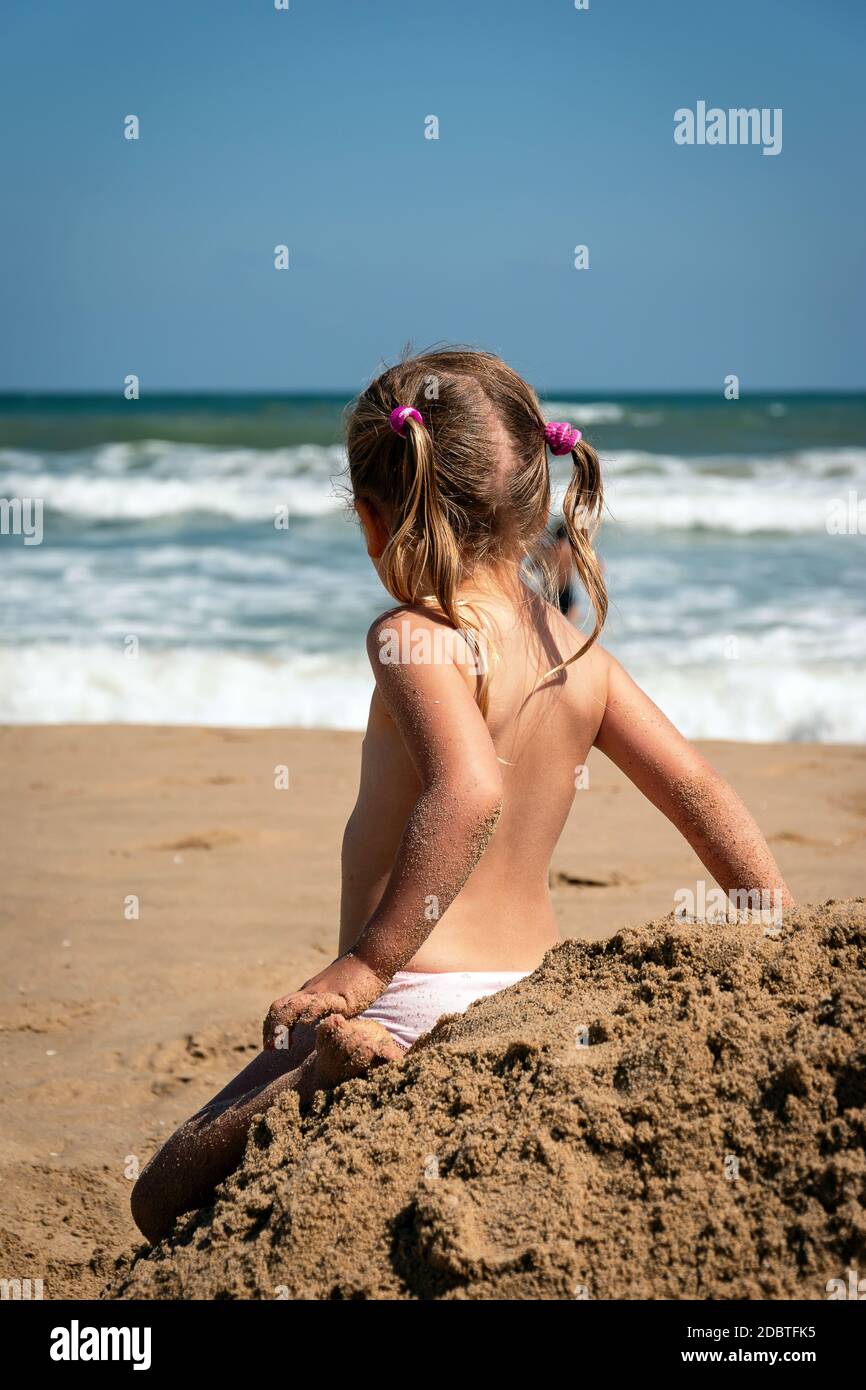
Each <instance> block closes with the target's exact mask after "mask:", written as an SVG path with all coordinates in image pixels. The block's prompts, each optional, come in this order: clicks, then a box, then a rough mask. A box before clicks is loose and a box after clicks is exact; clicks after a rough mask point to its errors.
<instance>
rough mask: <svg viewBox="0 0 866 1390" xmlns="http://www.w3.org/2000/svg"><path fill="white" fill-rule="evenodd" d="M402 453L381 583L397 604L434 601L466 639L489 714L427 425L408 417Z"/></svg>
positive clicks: (478, 641) (476, 637) (485, 678)
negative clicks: (460, 592)
mask: <svg viewBox="0 0 866 1390" xmlns="http://www.w3.org/2000/svg"><path fill="white" fill-rule="evenodd" d="M403 439H404V443H403V445H402V448H401V450H400V453H401V459H400V467H401V468H402V470H403V476H402V479H401V482H402V487H401V489H400V495H401V497H402V499H403V501H402V505H401V507H400V511H399V515H398V516H397V517H396V518H395V523H396V524H395V526H394V530H393V532H392V535H391V539H390V540H389V542H388V545H387V547H386V549H385V551H384V553H383V555H382V564H383V580H384V583H385V587H386V588H387V590H388V592H389V593H390V594H393V596H394V597H395V598H396V599H397V601H398V603H418V602H419V601H423V600H425V599H427V600H429V599H434V600H435V602H436V604H437V606H438V607H439V609H440V610H441V612H442V613H444V614H445V616H446V617H447V619H448V621H449V622H450V623H451V626H452V627H453V628H455V629H456V630H457V631H458V632H460V633H461V634H462V635H463V637H464V638H465V639H466V641H467V643H468V645H469V648H470V651H471V652H472V653H473V657H474V664H475V669H476V673H477V674H478V676H479V684H478V690H477V699H478V703H479V706H480V708H481V711H482V713H486V711H487V698H488V694H487V692H488V682H489V672H488V671H487V669H486V663H485V662H484V661H483V659H482V653H483V650H484V649H483V645H482V644H483V638H482V635H481V628H480V626H478V627H476V626H475V625H474V624H472V623H471V622H469V621H467V613H466V608H465V606H464V607H462V608H461V606H459V605H458V602H457V594H458V590H459V588H460V582H461V580H462V578H463V563H462V561H461V558H460V548H459V544H458V539H457V536H456V535H455V530H454V524H453V520H452V511H453V508H449V506H448V504H447V502H446V501H445V498H444V497H443V495H442V490H441V488H440V486H439V480H438V478H437V476H436V467H435V459H434V451H433V438H432V435H431V433H430V430H429V428H428V426H427V425H426V424H424V423H422V422H421V421H418V420H415V419H414V418H413V417H411V416H410V417H408V418H407V419H406V421H405V434H404V436H403Z"/></svg>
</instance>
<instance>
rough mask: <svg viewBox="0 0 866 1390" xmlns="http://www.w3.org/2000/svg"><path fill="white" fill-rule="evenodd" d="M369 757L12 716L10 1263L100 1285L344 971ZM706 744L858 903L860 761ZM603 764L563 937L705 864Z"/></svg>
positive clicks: (589, 932) (786, 859) (852, 752)
mask: <svg viewBox="0 0 866 1390" xmlns="http://www.w3.org/2000/svg"><path fill="white" fill-rule="evenodd" d="M359 746H360V736H358V735H355V734H345V733H334V732H326V731H315V732H312V731H305V730H213V729H204V730H200V729H158V728H130V727H87V728H64V727H59V728H33V729H31V728H6V729H3V730H0V766H2V791H3V795H2V798H0V815H2V820H3V824H2V827H0V846H2V876H3V877H2V881H3V883H4V893H3V900H2V904H0V925H2V929H3V941H4V959H5V966H6V968H5V970H4V975H3V984H2V996H0V1023H2V1028H3V1030H4V1034H5V1036H4V1040H3V1071H2V1099H0V1106H2V1127H0V1128H2V1139H0V1182H2V1188H0V1190H2V1199H0V1207H2V1209H0V1253H2V1264H3V1270H4V1276H5V1277H12V1276H14V1275H17V1276H18V1277H28V1276H30V1277H43V1278H44V1279H45V1281H46V1296H48V1297H61V1296H69V1297H90V1296H94V1295H95V1294H96V1293H97V1292H98V1290H99V1288H100V1287H101V1286H102V1284H103V1282H104V1279H105V1278H106V1277H107V1276H108V1274H109V1273H110V1271H111V1268H112V1265H113V1261H114V1258H115V1257H116V1255H117V1254H118V1253H120V1252H121V1251H123V1250H126V1249H129V1248H130V1246H132V1245H133V1244H134V1243H135V1240H136V1234H135V1230H134V1227H133V1226H132V1223H131V1220H130V1218H129V1215H128V1195H129V1188H130V1182H131V1175H132V1174H133V1173H134V1171H135V1167H136V1165H137V1164H141V1163H143V1162H145V1161H146V1159H147V1158H148V1157H149V1156H150V1154H151V1153H152V1152H153V1150H154V1148H155V1147H156V1146H157V1144H158V1143H159V1142H160V1141H161V1139H162V1138H163V1137H164V1136H165V1135H166V1134H167V1133H168V1132H170V1130H171V1129H172V1128H173V1127H174V1126H175V1125H176V1124H177V1123H178V1122H179V1121H180V1120H181V1119H183V1118H185V1117H186V1115H188V1114H189V1113H190V1112H191V1111H192V1110H194V1109H195V1108H196V1107H197V1106H198V1105H199V1104H201V1103H202V1101H203V1100H205V1099H206V1098H207V1096H208V1095H209V1094H211V1093H212V1092H213V1091H214V1090H215V1089H216V1088H217V1087H218V1086H219V1085H221V1084H222V1083H223V1082H224V1081H225V1079H226V1077H227V1076H228V1075H230V1074H231V1073H233V1072H234V1071H236V1070H238V1069H239V1068H240V1066H241V1065H243V1063H244V1062H245V1061H246V1060H247V1059H248V1057H250V1056H251V1055H252V1054H253V1052H254V1051H255V1049H256V1046H257V1038H258V1035H259V1028H260V1024H261V1017H262V1015H263V1013H264V1011H265V1008H266V1007H267V1005H268V1004H269V1003H270V1001H271V999H273V998H274V997H276V996H277V995H278V994H281V993H284V992H285V991H286V990H287V989H288V988H290V987H292V986H293V985H295V984H298V983H300V982H301V981H302V980H303V979H305V978H307V977H308V976H309V975H310V974H312V973H313V972H314V971H315V970H317V969H320V968H321V967H322V965H323V964H325V963H326V962H327V961H328V960H329V959H331V957H332V954H333V949H334V941H335V937H336V923H337V913H338V901H339V881H338V872H337V869H338V859H339V847H340V838H341V835H342V829H343V825H344V823H345V819H346V817H347V815H348V813H349V811H350V809H351V806H352V803H353V800H354V795H355V791H356V786H357V776H358V762H359ZM702 748H703V751H704V752H706V753H707V755H708V756H709V757H710V759H711V761H713V762H714V763H715V764H716V765H717V766H718V767H719V768H720V770H721V771H722V772H724V773H725V774H726V775H728V776H729V777H730V778H731V780H732V781H733V782H734V785H735V786H736V787H737V788H738V790H740V791H741V792H742V794H743V795H744V796H745V799H746V800H747V802H748V803H749V805H750V807H751V809H752V810H753V811H754V812H755V814H756V816H757V818H758V821H759V823H760V824H761V826H762V828H763V829H764V831H765V833H767V835H768V837H769V839H770V842H771V845H772V847H773V850H774V852H775V853H776V855H777V857H778V859H779V861H780V863H781V866H782V868H783V871H784V872H785V874H786V875H787V877H788V880H789V882H790V884H791V887H792V888H793V891H794V893H795V894H796V896H797V897H798V898H799V899H801V900H811V901H822V900H824V899H826V898H828V897H835V898H843V897H853V896H856V895H857V894H859V893H862V891H863V874H862V863H863V848H864V841H866V789H864V784H866V778H864V773H866V750H864V749H862V748H844V747H832V746H829V747H826V746H825V747H817V746H812V745H788V746H764V745H736V744H705V745H702ZM282 765H285V766H287V767H288V769H289V780H290V786H289V790H288V791H282V790H277V789H276V787H275V785H274V780H275V768H277V767H278V766H282ZM589 767H590V787H589V789H588V790H586V791H582V792H580V793H579V794H578V796H577V797H576V799H575V806H574V809H573V811H572V815H571V817H570V820H569V823H568V825H567V826H566V829H565V832H564V834H563V837H562V840H561V842H560V845H559V847H558V849H557V852H556V855H555V857H554V862H553V867H552V884H553V898H554V902H555V905H556V910H557V915H558V917H559V921H560V924H561V927H562V931H563V934H564V935H566V936H578V935H579V936H580V937H582V938H584V939H586V940H597V939H600V938H603V937H606V936H609V935H611V934H612V933H613V932H615V931H617V930H618V929H620V928H621V927H624V926H634V925H638V924H640V923H642V922H644V921H646V920H647V919H650V918H653V917H660V916H664V915H665V914H666V913H668V912H669V911H670V908H671V906H672V896H673V892H674V890H675V889H676V888H680V887H687V886H690V885H691V886H693V885H694V884H695V881H696V880H697V878H699V877H703V876H704V875H703V871H702V870H701V869H700V866H699V864H698V862H697V860H696V859H695V857H694V855H692V853H691V851H690V850H689V849H688V848H687V846H685V845H684V844H683V842H682V841H681V840H680V838H679V836H678V835H677V834H676V832H675V831H674V830H673V829H672V828H671V827H670V826H668V825H667V824H666V823H665V822H664V820H663V819H662V817H660V816H659V815H658V813H657V812H656V811H655V810H654V809H653V808H652V807H651V806H649V805H648V804H647V803H646V802H645V801H644V800H643V799H642V798H641V797H640V796H639V794H638V793H637V792H635V791H634V789H633V788H631V787H630V786H629V784H628V783H627V782H626V781H625V779H623V778H622V777H621V775H620V774H619V773H618V772H617V771H616V770H615V769H613V768H612V767H610V765H609V764H608V763H607V762H606V760H605V759H603V758H601V757H599V756H598V755H596V754H594V755H593V756H592V758H591V760H590V764H589ZM130 895H136V896H137V897H138V899H139V905H140V915H139V917H138V919H137V920H135V919H132V920H130V919H129V918H127V917H126V916H125V915H124V903H125V900H126V899H127V898H128V897H129V896H130Z"/></svg>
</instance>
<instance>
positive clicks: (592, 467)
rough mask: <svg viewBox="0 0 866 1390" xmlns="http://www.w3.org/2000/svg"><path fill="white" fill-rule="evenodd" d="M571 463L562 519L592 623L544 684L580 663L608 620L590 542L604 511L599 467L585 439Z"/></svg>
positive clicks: (602, 584)
mask: <svg viewBox="0 0 866 1390" xmlns="http://www.w3.org/2000/svg"><path fill="white" fill-rule="evenodd" d="M571 460H572V464H573V468H572V474H571V479H570V480H569V484H568V487H567V489H566V492H565V497H564V499H563V503H562V519H563V521H564V523H565V532H566V535H567V537H568V544H569V547H570V549H571V554H572V559H573V560H574V567H575V569H576V570H577V574H578V578H579V579H580V582H581V584H582V585H583V587H584V590H585V592H586V596H587V598H588V599H589V602H590V604H591V606H592V611H593V617H594V623H593V629H592V632H591V634H590V636H589V637H588V638H587V639H586V641H585V642H584V644H583V646H582V647H581V648H580V650H579V651H577V652H575V654H574V656H570V657H569V658H568V659H567V660H566V661H561V662H560V663H559V665H558V666H554V668H553V670H552V671H548V673H547V675H546V676H545V677H544V679H545V680H547V679H548V677H549V676H552V675H555V674H556V673H557V672H558V671H562V670H563V669H564V668H565V667H566V666H570V665H571V663H572V662H573V661H577V660H579V658H580V657H582V656H583V654H584V652H586V651H588V650H589V648H590V647H591V646H592V644H593V642H595V641H596V640H597V638H598V636H599V634H600V633H601V630H602V628H603V627H604V623H605V619H606V618H607V586H606V585H605V582H604V574H603V572H602V568H601V564H600V562H599V558H598V556H597V555H596V553H595V549H594V547H593V538H594V536H595V533H596V531H597V530H598V527H599V523H600V522H601V514H602V510H603V508H604V486H603V484H602V479H601V466H600V464H599V461H598V454H597V453H596V452H595V450H594V449H593V448H592V446H591V445H590V444H587V442H586V440H585V439H578V440H577V442H576V443H575V445H574V447H573V448H572V450H571Z"/></svg>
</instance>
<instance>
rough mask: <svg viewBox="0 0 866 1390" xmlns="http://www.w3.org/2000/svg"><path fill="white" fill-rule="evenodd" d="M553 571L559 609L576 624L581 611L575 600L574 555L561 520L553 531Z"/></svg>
mask: <svg viewBox="0 0 866 1390" xmlns="http://www.w3.org/2000/svg"><path fill="white" fill-rule="evenodd" d="M553 573H554V578H555V580H556V595H557V602H558V604H559V611H560V613H562V614H563V616H564V617H566V618H567V619H568V621H569V622H570V623H575V624H576V623H577V622H579V620H580V612H579V610H578V607H577V604H576V603H575V601H574V556H573V555H572V551H571V542H570V541H569V539H568V531H567V530H566V528H565V522H564V521H560V523H559V525H558V526H557V527H556V528H555V530H554V532H553Z"/></svg>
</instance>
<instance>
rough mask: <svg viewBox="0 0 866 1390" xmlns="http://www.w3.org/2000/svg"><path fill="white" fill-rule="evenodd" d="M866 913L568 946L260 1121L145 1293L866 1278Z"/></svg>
mask: <svg viewBox="0 0 866 1390" xmlns="http://www.w3.org/2000/svg"><path fill="white" fill-rule="evenodd" d="M864 964H866V904H864V903H863V902H862V901H859V900H858V901H857V902H851V903H846V904H832V903H831V904H828V905H826V906H825V907H822V908H817V909H808V910H801V911H799V912H797V913H796V914H793V915H792V916H791V918H790V920H789V921H788V922H787V923H786V926H785V927H784V929H783V930H782V932H781V934H780V935H779V936H778V937H776V938H768V937H766V936H764V935H763V933H762V929H761V928H760V927H758V926H747V925H736V926H734V925H729V926H718V927H711V926H689V927H684V926H679V925H675V924H674V923H673V922H672V921H671V920H666V921H662V922H656V923H652V924H650V925H648V926H646V927H642V928H638V929H633V930H628V931H624V932H621V933H619V934H618V935H617V936H615V937H613V938H612V939H611V940H609V941H607V942H602V943H595V944H592V945H587V944H583V943H578V942H566V943H565V944H564V945H562V946H559V947H557V948H556V949H555V950H553V951H551V952H549V954H548V955H547V957H546V959H545V960H544V962H543V964H542V965H541V966H540V967H539V969H538V970H537V971H536V972H535V973H534V974H533V975H532V976H531V977H530V978H529V979H527V980H525V981H522V982H521V983H520V984H518V985H516V986H514V987H512V988H511V989H509V990H507V991H506V992H505V993H503V994H501V995H497V996H496V997H495V998H493V999H489V1000H485V1001H483V1002H481V1003H479V1004H476V1005H474V1006H473V1007H472V1008H471V1009H470V1010H469V1011H468V1013H466V1014H465V1015H463V1016H462V1017H454V1018H452V1019H450V1020H446V1021H443V1022H441V1023H439V1024H438V1025H437V1027H436V1028H435V1029H434V1030H433V1032H432V1033H431V1034H429V1035H428V1037H427V1038H426V1039H425V1040H423V1041H422V1043H420V1044H419V1045H418V1047H417V1048H416V1050H415V1051H413V1053H412V1054H410V1056H409V1057H408V1059H407V1061H406V1062H405V1064H404V1065H403V1066H402V1067H400V1066H397V1065H389V1066H388V1067H386V1068H383V1069H382V1070H380V1071H378V1072H376V1073H374V1074H373V1075H372V1076H371V1077H370V1078H368V1079H366V1080H361V1081H354V1082H351V1083H348V1084H346V1085H344V1086H342V1087H340V1088H338V1090H337V1091H336V1092H335V1093H334V1095H333V1096H330V1097H324V1096H323V1097H320V1099H319V1100H318V1102H317V1104H316V1106H315V1108H314V1109H313V1110H312V1112H311V1113H309V1114H308V1115H307V1116H305V1117H304V1118H303V1119H301V1118H299V1115H298V1109H297V1102H296V1099H295V1097H294V1096H291V1097H289V1096H286V1097H283V1098H282V1100H281V1101H280V1103H279V1104H278V1105H276V1106H274V1107H273V1109H272V1110H271V1111H270V1112H269V1113H268V1114H267V1115H266V1116H265V1117H264V1118H263V1119H262V1120H261V1121H260V1122H259V1123H258V1124H257V1125H256V1126H255V1127H254V1129H253V1131H252V1132H251V1135H250V1141H249V1144H248V1147H247V1153H246V1157H245V1160H244V1163H243V1165H242V1167H241V1168H240V1169H239V1170H238V1172H237V1173H236V1174H235V1175H234V1176H233V1177H232V1178H231V1179H230V1180H229V1182H227V1183H226V1184H225V1186H224V1187H223V1188H222V1189H221V1190H220V1195H219V1199H218V1201H217V1203H216V1205H215V1207H214V1208H213V1209H211V1210H208V1211H205V1212H202V1213H200V1214H199V1215H197V1216H195V1217H191V1218H188V1219H187V1220H186V1221H185V1222H181V1223H179V1225H178V1227H177V1230H176V1233H175V1237H174V1239H173V1241H171V1242H166V1243H164V1244H163V1245H162V1246H160V1247H159V1248H158V1249H157V1250H155V1251H152V1252H150V1253H149V1254H147V1255H146V1256H144V1257H142V1258H139V1259H138V1260H137V1262H135V1263H134V1264H133V1265H132V1266H131V1267H130V1268H127V1269H126V1270H125V1271H123V1272H122V1273H121V1274H120V1276H119V1278H118V1280H117V1282H116V1284H115V1286H114V1288H113V1290H112V1293H113V1296H115V1297H118V1296H119V1297H132V1298H182V1299H193V1298H215V1297H229V1298H274V1297H288V1298H544V1299H548V1298H575V1297H578V1298H580V1297H589V1298H604V1299H628V1298H701V1299H702V1298H825V1297H826V1296H827V1295H826V1288H825V1286H826V1282H827V1280H828V1279H831V1278H837V1277H844V1276H845V1271H846V1269H847V1268H849V1267H853V1268H857V1267H858V1266H859V1267H860V1269H861V1271H863V1272H864V1273H866V1157H864V1147H866V1144H864V1140H866V1108H864V1107H866V1041H864V1040H866V975H864Z"/></svg>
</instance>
